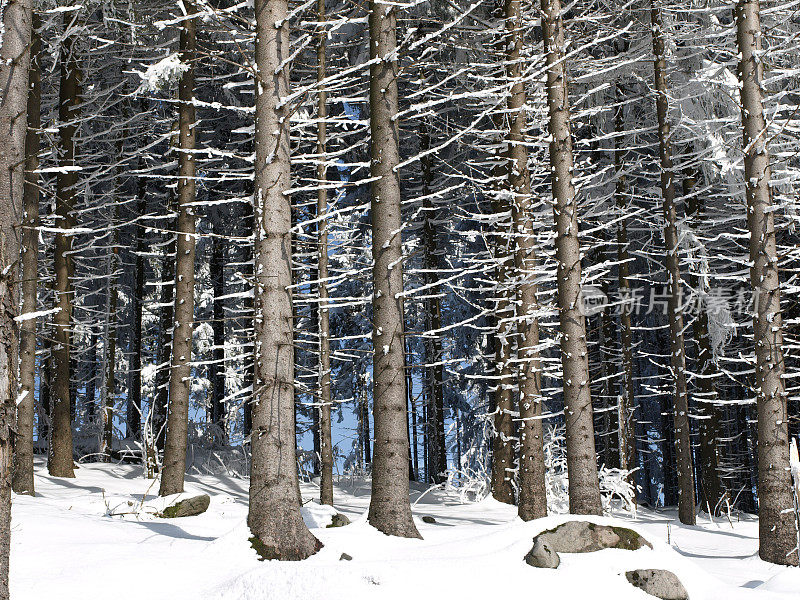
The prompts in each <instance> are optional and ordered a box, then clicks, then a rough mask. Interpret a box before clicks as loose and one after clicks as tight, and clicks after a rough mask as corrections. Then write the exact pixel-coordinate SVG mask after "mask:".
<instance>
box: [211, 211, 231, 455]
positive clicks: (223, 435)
mask: <svg viewBox="0 0 800 600" xmlns="http://www.w3.org/2000/svg"><path fill="white" fill-rule="evenodd" d="M220 219H221V215H220V214H219V212H218V211H217V212H215V214H214V223H213V229H214V235H213V237H212V238H211V265H210V271H211V284H212V287H213V289H214V309H213V310H214V320H213V321H212V323H211V329H212V331H213V340H214V349H213V351H212V360H213V368H212V373H213V375H212V377H211V426H212V428H213V433H214V439H215V441H216V443H217V444H219V445H220V446H226V445H227V444H228V432H227V428H226V425H225V300H224V299H223V296H224V295H225V240H224V238H223V237H222V235H221V231H222V223H221V221H220Z"/></svg>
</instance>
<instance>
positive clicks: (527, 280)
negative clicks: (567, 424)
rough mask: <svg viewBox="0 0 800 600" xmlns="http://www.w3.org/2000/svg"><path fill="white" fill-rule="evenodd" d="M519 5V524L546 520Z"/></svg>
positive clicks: (514, 49)
mask: <svg viewBox="0 0 800 600" xmlns="http://www.w3.org/2000/svg"><path fill="white" fill-rule="evenodd" d="M521 4H522V3H521V0H506V2H505V23H506V30H507V38H506V53H507V55H506V60H507V63H508V66H507V67H506V70H507V73H508V78H509V79H510V81H511V95H510V96H509V99H508V113H509V114H508V119H509V124H510V128H509V132H508V143H509V165H508V183H509V189H510V190H511V194H512V198H513V200H512V209H511V213H512V217H513V223H514V232H513V240H514V266H515V267H516V270H517V277H518V278H519V282H520V283H519V287H518V289H517V303H516V304H517V307H518V310H519V316H520V317H522V318H521V319H518V321H517V323H518V325H517V331H518V334H519V338H520V342H519V348H518V350H517V352H518V356H519V360H520V367H519V416H520V421H521V423H520V431H519V433H520V456H519V504H518V512H519V516H520V518H522V520H523V521H531V520H533V519H539V518H541V517H546V516H547V494H546V491H545V468H544V449H543V435H542V393H541V389H542V387H541V374H540V373H541V364H540V362H539V348H538V346H539V319H538V317H537V316H536V315H535V314H533V313H535V312H536V311H537V310H538V308H539V304H538V301H537V299H536V283H535V282H534V278H535V276H536V275H535V268H536V249H535V243H536V238H535V234H534V219H535V216H534V215H533V212H532V209H533V206H532V204H533V203H532V201H531V200H532V199H531V175H530V171H529V169H528V147H527V146H526V140H525V125H526V113H525V104H526V102H527V96H526V93H525V82H524V81H523V79H522V63H521V60H522V57H521V51H522V45H523V37H522V27H523V16H522V6H521Z"/></svg>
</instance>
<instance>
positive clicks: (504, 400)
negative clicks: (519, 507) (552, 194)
mask: <svg viewBox="0 0 800 600" xmlns="http://www.w3.org/2000/svg"><path fill="white" fill-rule="evenodd" d="M503 8H504V6H503V4H502V3H499V4H498V6H496V7H495V12H496V14H497V16H498V18H502V17H503V16H504V15H503ZM505 39H506V38H505V35H498V36H497V40H496V42H495V51H496V52H497V53H498V54H500V55H502V54H504V53H505V43H506V42H505ZM492 121H493V124H494V127H495V129H497V131H498V132H502V131H503V129H504V127H505V121H504V119H503V115H502V114H501V113H499V112H498V113H495V114H494V115H493V116H492ZM496 161H497V162H496V164H495V166H494V167H493V169H492V177H493V179H494V180H495V181H496V182H497V183H496V188H495V189H494V190H493V192H494V198H493V199H492V211H493V212H494V214H495V215H496V216H495V218H496V219H497V224H496V225H495V229H496V231H495V236H494V239H495V260H496V261H497V268H496V273H497V275H496V278H497V285H496V288H495V290H496V291H495V293H496V294H497V296H498V298H497V304H496V307H495V311H494V321H495V324H496V327H497V335H496V336H495V337H494V348H495V377H494V379H495V388H494V390H493V395H492V399H491V409H492V410H491V413H492V414H493V415H494V422H493V425H494V432H493V434H492V476H491V485H492V497H493V498H494V499H495V500H497V501H498V502H503V503H505V504H514V502H515V498H514V486H513V483H512V479H513V471H514V441H515V440H514V422H513V416H512V413H513V411H514V396H513V384H514V382H513V372H512V369H511V336H512V333H513V332H512V328H511V323H510V317H511V316H512V314H513V305H512V304H511V298H510V292H509V291H508V289H507V288H508V279H509V271H510V269H511V266H510V263H511V261H512V257H511V252H510V245H511V231H510V229H506V227H508V223H507V222H506V221H503V220H501V219H502V215H503V213H506V212H508V211H510V209H511V207H510V206H509V202H508V200H507V192H508V182H509V177H508V167H509V165H508V156H507V154H506V152H503V151H501V150H498V151H497V152H496Z"/></svg>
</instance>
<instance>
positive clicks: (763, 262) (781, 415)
mask: <svg viewBox="0 0 800 600" xmlns="http://www.w3.org/2000/svg"><path fill="white" fill-rule="evenodd" d="M734 17H735V19H736V30H737V35H736V41H737V43H738V47H739V56H740V60H739V69H738V70H739V81H740V82H741V85H742V87H741V102H742V127H743V130H744V149H745V157H744V179H745V186H746V187H745V191H746V195H747V225H748V229H749V230H750V262H751V265H752V266H751V269H750V279H751V282H752V286H753V293H754V301H755V306H754V308H755V311H754V312H755V315H754V318H753V339H754V341H755V353H756V382H755V384H756V385H755V388H756V392H757V406H758V530H759V551H758V552H759V555H760V556H761V558H762V559H763V560H766V561H769V562H772V563H777V564H784V565H786V564H791V565H796V564H797V562H798V557H797V550H796V548H795V547H796V545H797V527H796V523H795V517H794V513H793V511H792V481H791V475H790V469H789V432H788V425H787V418H786V389H785V382H784V379H783V378H784V372H785V365H784V360H783V348H782V345H783V323H782V319H781V308H780V280H779V277H778V256H777V249H776V246H775V218H774V213H773V208H772V207H773V205H772V193H771V190H770V176H771V171H770V165H769V160H770V155H769V148H768V142H767V125H766V122H765V119H764V107H763V98H762V90H761V81H762V74H763V64H762V62H761V59H760V55H761V52H762V44H761V19H760V15H759V3H758V0H738V2H737V3H736V9H735V14H734Z"/></svg>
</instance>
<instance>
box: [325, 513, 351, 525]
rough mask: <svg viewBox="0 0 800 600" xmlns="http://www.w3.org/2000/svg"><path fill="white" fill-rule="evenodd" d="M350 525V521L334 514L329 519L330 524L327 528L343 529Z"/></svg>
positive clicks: (338, 514)
mask: <svg viewBox="0 0 800 600" xmlns="http://www.w3.org/2000/svg"><path fill="white" fill-rule="evenodd" d="M345 525H350V519H348V518H347V517H346V516H344V515H343V514H341V513H336V514H335V515H333V516H332V517H331V524H330V525H328V527H344V526H345Z"/></svg>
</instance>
